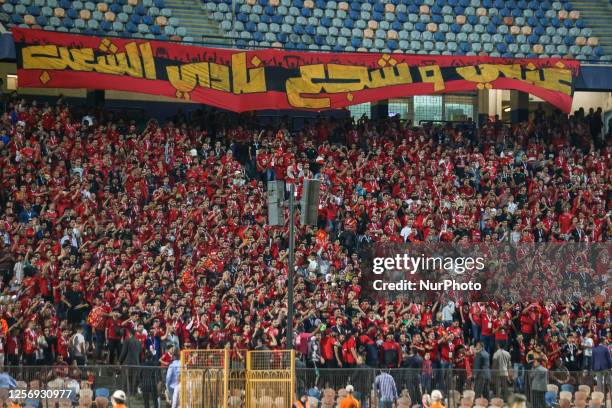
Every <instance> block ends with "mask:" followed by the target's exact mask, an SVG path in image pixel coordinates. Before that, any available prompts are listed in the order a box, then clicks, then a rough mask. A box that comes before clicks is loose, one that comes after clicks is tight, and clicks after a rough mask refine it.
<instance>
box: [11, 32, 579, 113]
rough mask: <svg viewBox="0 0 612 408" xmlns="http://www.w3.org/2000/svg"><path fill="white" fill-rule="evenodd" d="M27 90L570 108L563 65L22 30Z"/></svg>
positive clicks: (320, 104)
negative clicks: (495, 94) (481, 98)
mask: <svg viewBox="0 0 612 408" xmlns="http://www.w3.org/2000/svg"><path fill="white" fill-rule="evenodd" d="M12 32H13V37H14V39H15V48H16V52H17V65H18V75H19V86H20V87H34V88H88V89H113V90H120V91H129V92H140V93H146V94H152V95H164V96H170V97H176V98H180V99H184V100H191V101H196V102H201V103H204V104H207V105H212V106H216V107H219V108H224V109H228V110H231V111H235V112H243V111H249V110H262V109H309V110H325V109H336V108H342V107H346V106H349V105H355V104H359V103H364V102H373V101H377V100H381V99H388V98H398V97H405V96H412V95H425V94H435V93H448V92H459V91H471V90H476V89H511V90H518V91H523V92H528V93H531V94H533V95H535V96H538V97H539V98H541V99H544V100H546V101H548V102H550V103H551V104H553V105H555V106H556V107H558V108H559V109H561V110H563V111H565V112H569V111H570V110H571V106H572V95H573V80H574V78H575V77H576V76H577V75H578V70H579V67H580V65H579V62H578V61H575V60H565V59H505V58H491V57H465V56H438V55H431V56H427V55H408V54H396V53H394V54H375V53H323V52H292V51H283V50H277V49H264V50H249V51H242V50H229V49H220V48H206V47H198V46H188V45H181V44H177V43H172V42H164V41H151V40H143V39H123V38H121V39H120V38H105V37H91V36H81V35H75V34H63V33H51V32H48V31H41V30H32V29H21V28H14V29H13V30H12Z"/></svg>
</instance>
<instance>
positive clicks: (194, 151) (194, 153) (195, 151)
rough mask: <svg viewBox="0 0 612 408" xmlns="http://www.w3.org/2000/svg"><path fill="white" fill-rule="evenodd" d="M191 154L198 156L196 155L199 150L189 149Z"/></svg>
mask: <svg viewBox="0 0 612 408" xmlns="http://www.w3.org/2000/svg"><path fill="white" fill-rule="evenodd" d="M189 155H190V156H191V157H196V156H197V155H198V151H197V150H196V149H191V150H190V151H189Z"/></svg>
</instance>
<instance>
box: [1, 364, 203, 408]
mask: <svg viewBox="0 0 612 408" xmlns="http://www.w3.org/2000/svg"><path fill="white" fill-rule="evenodd" d="M166 371H167V370H166V369H165V368H162V367H156V366H110V365H106V366H80V367H76V366H5V367H4V368H3V369H2V370H0V391H3V392H2V394H3V395H0V400H2V401H5V400H6V399H7V398H8V396H9V395H12V396H17V395H19V394H15V393H10V394H9V392H8V390H7V387H9V384H10V383H12V380H14V381H15V382H16V387H9V388H11V389H17V390H25V391H26V392H25V393H22V394H21V395H22V396H23V398H19V399H18V400H16V401H15V402H17V403H20V404H26V405H28V403H29V404H30V405H32V406H38V407H41V408H55V407H56V403H59V402H64V403H66V404H67V403H68V400H69V401H71V402H72V404H73V405H74V406H78V407H89V406H91V405H87V402H88V401H90V402H91V403H93V402H96V398H98V397H99V398H100V400H99V402H100V404H103V402H104V401H105V400H106V401H107V402H108V401H110V396H111V395H112V394H113V392H115V391H116V390H123V391H124V392H125V394H126V396H127V401H126V403H127V404H126V405H127V406H129V407H130V408H142V407H150V408H165V407H169V406H170V405H169V403H167V402H166V398H165V391H166V390H165V388H166V387H165V380H166ZM7 376H10V378H9V377H7ZM1 388H4V390H2V389H1ZM37 390H38V391H37ZM42 390H60V391H62V390H63V391H64V392H60V393H59V394H56V395H57V396H58V397H61V398H46V396H47V394H46V393H41V392H40V391H42ZM27 391H33V392H30V393H28V392H27ZM205 392H206V393H207V394H209V395H211V394H212V391H210V390H205ZM36 401H38V402H36ZM0 406H2V405H1V402H0ZM63 406H67V405H63Z"/></svg>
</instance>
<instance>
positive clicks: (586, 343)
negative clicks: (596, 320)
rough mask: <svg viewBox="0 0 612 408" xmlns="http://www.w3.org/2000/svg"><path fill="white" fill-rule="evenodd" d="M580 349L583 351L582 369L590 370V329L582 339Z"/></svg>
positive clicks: (591, 335)
mask: <svg viewBox="0 0 612 408" xmlns="http://www.w3.org/2000/svg"><path fill="white" fill-rule="evenodd" d="M582 350H583V352H584V354H583V359H582V369H583V370H590V369H591V361H592V359H593V333H591V332H590V331H588V332H587V334H586V335H585V336H584V339H582Z"/></svg>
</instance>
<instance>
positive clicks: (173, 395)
mask: <svg viewBox="0 0 612 408" xmlns="http://www.w3.org/2000/svg"><path fill="white" fill-rule="evenodd" d="M172 357H173V361H172V363H170V365H169V366H168V373H167V374H166V390H167V392H168V395H167V396H168V400H169V402H171V403H172V408H178V406H179V393H180V389H179V376H180V370H181V361H180V360H179V359H178V356H177V355H176V354H174V355H173V356H172Z"/></svg>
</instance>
